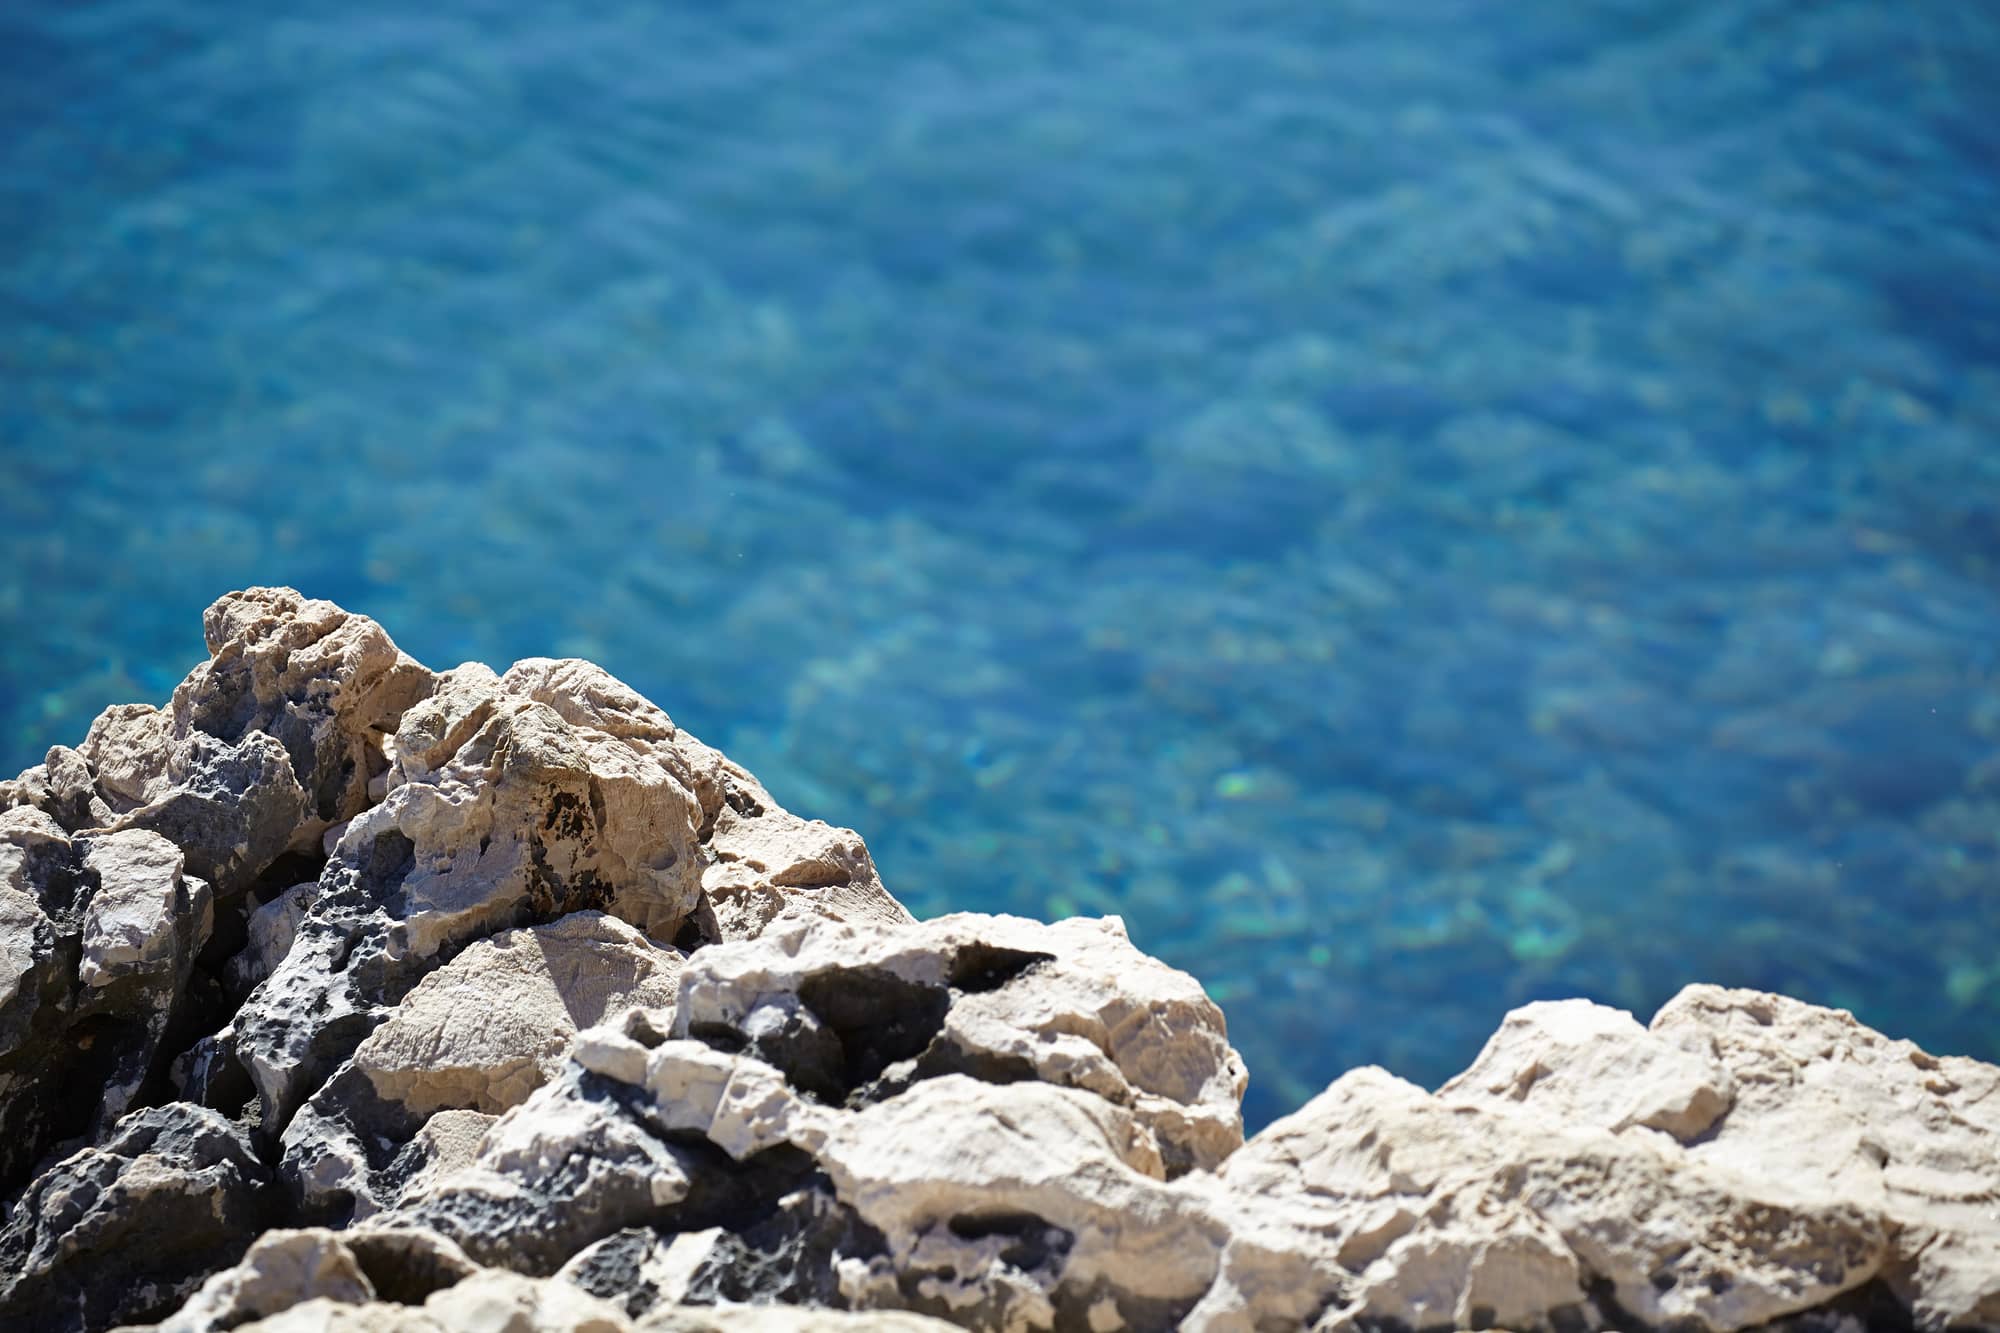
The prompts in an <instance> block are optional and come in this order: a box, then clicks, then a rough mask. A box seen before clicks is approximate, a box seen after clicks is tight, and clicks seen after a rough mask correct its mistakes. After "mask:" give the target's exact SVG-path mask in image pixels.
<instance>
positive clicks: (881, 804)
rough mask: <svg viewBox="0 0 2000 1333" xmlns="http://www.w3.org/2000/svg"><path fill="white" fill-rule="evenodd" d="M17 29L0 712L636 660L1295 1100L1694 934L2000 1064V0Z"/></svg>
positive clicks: (70, 723)
mask: <svg viewBox="0 0 2000 1333" xmlns="http://www.w3.org/2000/svg"><path fill="white" fill-rule="evenodd" d="M1071 8H1075V7H1051V6H1013V5H1005V6H1002V5H988V6H980V7H978V9H977V13H976V14H975V13H974V12H973V11H972V9H971V7H964V6H946V5H920V4H914V3H888V2H886V0H873V2H872V3H864V4H861V5H853V4H848V5H830V4H828V5H799V6H795V7H787V8H786V9H785V10H784V11H783V12H782V13H780V12H779V11H777V10H774V9H773V8H771V7H769V6H749V5H740V6H739V5H724V4H709V5H702V6H671V5H658V6H653V5H633V6H626V7H615V6H606V5H588V6H585V5H578V6H568V7H566V6H561V5H554V4H551V5H539V6H519V5H498V4H495V5H482V4H474V3H467V2H466V0H440V2H439V3H433V4H430V5H426V6H423V7H421V10H419V11H412V10H410V9H409V7H407V6H386V5H375V4H365V3H364V4H356V5H350V6H345V7H343V8H342V9H341V10H340V11H339V12H338V13H335V12H332V11H329V12H328V14H327V16H326V17H325V18H323V19H319V20H302V19H281V18H277V17H271V16H259V15H253V14H249V13H237V14H231V15H227V16H225V15H223V14H222V13H221V12H220V11H210V12H201V11H200V10H199V9H198V7H197V8H189V7H184V6H170V5H167V4H164V3H160V0H133V2H128V3H119V4H109V5H89V6H76V5H60V6H58V5H32V4H30V5H23V4H16V5H12V6H9V7H7V9H6V10H5V12H4V14H0V124H4V125H5V126H6V127H7V129H6V133H5V134H4V135H0V313H4V322H0V391H3V392H0V459H3V460H4V465H5V468H4V476H5V482H4V485H0V652H4V654H5V660H4V666H3V667H0V742H4V743H3V744H0V761H4V766H7V767H10V768H11V767H18V766H23V765H26V764H28V763H31V762H34V761H36V760H37V759H39V757H40V755H41V753H42V751H43V750H44V749H45V748H46V747H47V746H48V745H49V744H51V743H54V742H59V741H74V740H76V739H78V738H79V737H80V736H81V734H82V732H83V730H84V728H85V727H86V726H87V724H88V721H89V719H90V717H91V716H92V715H94V714H95V712H96V711H97V710H98V709H99V708H100V707H102V706H103V705H105V704H108V703H111V702H114V701H123V700H128V699H150V700H156V701H157V700H160V699H163V698H164V697H165V695H166V693H167V692H168V690H169V689H170V688H171V686H172V684H173V682H174V681H175V680H177V679H178V678H179V676H180V675H181V673H182V672H183V671H185V670H186V668H187V667H188V666H189V665H190V664H191V663H192V662H193V661H194V660H196V659H197V658H198V657H199V655H200V652H201V645H200V635H199V613H200V609H201V608H202V606H204V605H205V604H206V603H207V602H208V601H209V600H210V599H211V598H212V597H213V596H214V595H216V594H217V593H219V592H221V591H223V590H225V589H228V588H231V587H237V586H241V585H245V584H249V583H253V582H286V583H292V584H296V585H297V586H299V587H301V588H303V589H306V590H307V591H309V592H311V593H313V594H315V595H320V596H326V597H331V598H334V599H336V600H339V601H341V602H343V603H345V604H346V605H348V606H350V607H353V608H355V609H359V610H364V611H366V612H368V613H370V614H372V615H374V616H376V617H377V618H379V619H380V620H381V621H382V622H383V623H384V624H385V625H387V626H388V627H389V629H390V631H391V633H392V634H394V635H395V636H396V638H397V639H398V641H399V642H400V643H402V644H403V645H404V646H405V647H406V648H407V649H409V650H410V651H411V652H413V653H415V654H416V655H417V656H419V657H420V658H422V659H423V660H425V661H426V662H429V663H430V664H432V665H434V666H444V665H448V664H451V663H453V662H456V661H459V660H462V659H466V658H480V659H484V660H488V661H492V662H495V663H504V662H506V661H509V660H512V659H513V658H515V657H519V656H525V655H530V654H543V653H576V654H582V655H586V656H589V657H592V658H595V659H597V660H598V661H601V662H603V663H604V664H605V665H606V666H608V667H609V668H610V669H612V670H613V671H615V672H616V673H618V674H619V675H621V676H623V677H624V678H626V679H627V680H629V681H631V682H632V683H633V684H634V685H636V686H638V687H639V688H640V689H642V690H643V691H645V692H646V693H647V694H649V695H651V696H652V697H654V698H655V699H657V700H658V701H659V702H661V703H662V704H663V705H664V706H665V707H666V708H667V709H668V710H669V711H670V712H671V713H673V714H674V715H675V717H676V718H677V719H678V720H680V721H681V722H682V723H683V724H684V725H686V726H688V727H689V728H691V729H692V730H694V731H695V732H696V733H697V734H699V735H701V736H702V737H703V738H704V739H707V740H709V741H712V742H714V743H717V744H720V745H722V746H724V747H725V748H727V749H728V750H729V751H730V753H731V754H732V755H734V756H735V757H737V758H738V759H740V760H742V761H743V762H744V763H746V764H748V765H749V766H750V767H752V768H753V769H755V770H756V771H757V772H758V774H759V775H760V776H762V777H763V778H764V779H765V780H766V782H767V783H768V784H769V785H770V786H771V787H772V789H773V790H774V791H775V792H776V793H777V794H778V795H779V796H780V798H781V799H783V800H785V801H786V802H787V803H788V804H790V805H792V806H793V808H795V809H799V810H802V811H804V812H807V813H811V814H817V815H820V816H823V817H825V818H828V819H832V820H836V821H839V822H843V823H849V824H852V825H854V826H855V827H857V828H859V829H861V830H862V831H863V832H864V833H865V834H866V835H867V837H868V840H869V843H870V845H871V846H872V848H873V849H874V851H875V854H876V857H877V859H878V861H879V862H880V864H881V866H882V869H883V872H884V874H885V877H886V878H887V880H888V882H889V884H890V886H891V888H892V889H893V890H894V891H895V892H897V893H898V894H899V895H900V896H901V897H903V898H904V899H905V901H907V902H909V903H910V904H911V905H912V906H913V907H914V908H915V909H916V910H918V911H919V912H923V913H931V912H937V911H942V910H948V909H954V908H979V909H996V910H1015V911H1022V912H1027V913H1031V914H1035V915H1040V916H1048V915H1061V914H1065V913H1072V912H1089V913H1097V912H1121V913H1123V914H1124V915H1125V916H1126V918H1127V920H1128V922H1129V923H1130V926H1131V929H1132V931H1133V934H1134V936H1135V937H1136V938H1137V940H1138V941H1139V943H1140V944H1141V945H1142V946H1144V947H1146V948H1148V949H1150V950H1152V951H1154V952H1157V953H1159V954H1161V955H1163V956H1165V957H1167V958H1168V959H1170V960H1172V961H1174V962H1176V963H1178V964H1180V965H1182V966H1184V967H1187V968H1189V969H1191V970H1192V971H1194V972H1195V973H1196V974H1197V975H1199V976H1200V977H1201V978H1202V979H1203V980H1204V982H1205V983H1206V984H1207V985H1208V986H1209V988H1210V989H1211V991H1212V992H1213V993H1214V994H1215V995H1216V996H1217V997H1218V998H1219V999H1221V1000H1222V1001H1223V1002H1224V1004H1225V1005H1226V1007H1227V1008H1228V1011H1229V1014H1230V1017H1231V1027H1232V1035H1233V1036H1234V1038H1235V1039H1236V1041H1237V1043H1238V1044H1239V1045H1240V1046H1242V1047H1243V1048H1244V1050H1245V1052H1246V1055H1247V1056H1248V1058H1249V1060H1250V1064H1251V1069H1252V1073H1253V1080H1254V1081H1253V1087H1252V1091H1251V1098H1250V1112H1251V1115H1252V1118H1253V1119H1254V1120H1257V1121H1262V1120H1264V1119H1267V1118H1269V1117H1270V1116H1271V1115H1273V1114H1275V1113H1277V1112H1279V1111H1281V1110H1283V1109H1286V1108H1288V1107H1290V1106H1292V1105H1294V1104H1296V1103H1297V1102H1298V1101H1300V1100H1301V1099H1303V1098H1304V1097H1305V1096H1308V1095H1310V1094H1311V1093H1312V1092H1313V1091H1316V1090H1317V1089H1318V1088H1319V1087H1320V1086H1322V1085H1323V1084H1324V1083H1325V1082H1326V1081H1327V1080H1328V1079H1330V1078H1331V1077H1332V1076H1334V1075H1335V1074H1336V1073H1338V1072H1339V1071H1340V1070H1342V1069H1344V1068H1346V1067H1348V1066H1350V1065H1353V1064H1356V1063H1360V1062H1364V1061H1374V1062H1379V1063H1383V1064H1386V1065H1387V1066H1389V1067H1390V1068H1391V1069H1394V1070H1396V1071H1397V1072H1399V1073H1402V1074H1405V1075H1407V1076H1409V1077H1412V1078H1415V1079H1418V1080H1420V1081H1424V1082H1435V1081H1437V1080H1439V1079H1442V1078H1443V1077H1445V1076H1447V1075H1449V1074H1450V1073H1452V1072H1454V1071H1455V1070H1456V1069H1458V1068H1459V1067H1461V1066H1462V1065H1463V1064H1464V1063H1465V1062H1466V1060H1467V1059H1469V1058H1470V1056H1471V1055H1472V1053H1473V1052H1474V1051H1475V1050H1476V1049H1477V1047H1478V1044H1479V1042H1480V1040H1481V1039H1482V1038H1483V1036H1484V1035H1485V1034H1486V1033H1487V1032H1488V1031H1490V1030H1491V1029H1492V1027H1493V1026H1494V1024H1495V1023H1496V1022H1497V1020H1498V1018H1499V1016H1500V1014H1501V1013H1502V1012H1503V1011H1504V1010H1505V1009H1506V1008H1508V1007H1509V1006H1511V1005H1514V1004H1518V1003H1521V1002H1523V1001H1525V1000H1529V999H1533V998H1537V997H1545V996H1555V995H1571V994H1585V995H1590V996H1593V997H1596V998H1599V999H1602V1000H1605V1001H1607V1002H1610V1003H1614V1004H1619V1005H1622V1006H1626V1007H1631V1008H1636V1009H1638V1010H1640V1011H1641V1012H1642V1014H1643V1013H1644V1012H1646V1011H1649V1010H1650V1008H1651V1007H1652V1006H1654V1005H1657V1004H1658V1003H1659V1002H1661V1001H1662V1000H1664V999H1665V998H1666V997H1667V996H1668V995H1670V994H1671V993H1672V992H1673V990H1674V989H1676V988H1677V987H1678V986H1679V985H1681V984H1682V983H1684V982H1686V981H1690V980H1696V979H1702V980H1715V981H1722V982H1727V983H1734V984H1743V985H1754V986H1763V987H1772V988H1778V989H1782V990H1786V991H1790V992H1792V993H1794V994H1799V995H1802V996H1805V997H1807V998H1811V999H1814V1000H1819V1001H1824V1002H1831V1003H1835V1004H1841V1005H1846V1006H1849V1007H1852V1008H1853V1009H1855V1010H1856V1011H1857V1012H1858V1013H1859V1014H1860V1015H1861V1016H1862V1017H1863V1018H1864V1019H1865V1020H1867V1021H1869V1022H1871V1023H1874V1024H1876V1025H1878V1026H1881V1027H1883V1028H1885V1029H1887V1030H1889V1031H1891V1032H1892V1033H1896V1034H1898V1035H1907V1036H1911V1037H1914V1038H1916V1039H1918V1040H1919V1041H1921V1042H1923V1043H1925V1044H1927V1045H1929V1046H1931V1047H1932V1048H1933V1049H1937V1050H1941V1051H1954V1052H1964V1053H1969V1054H1975V1055H1980V1056H1983V1057H1986V1058H1989V1059H1992V1058H2000V955H1996V952H1995V949H1994V945H1993V942H1994V940H1995V939H1996V937H2000V934H1997V932H2000V685H1997V684H1996V682H1997V681H2000V177H1997V176H1996V172H2000V165H1996V164H2000V92H1996V86H1995V85H1996V81H1995V80H1994V79H1993V77H1992V71H1993V69H1994V68H1995V62H1996V60H2000V10H1995V9H1993V8H1992V7H1989V6H1983V5H1953V4H1943V3H1938V4H1928V3H1924V4H1917V5H1911V6H1889V5H1879V4H1861V3H1828V4H1821V5H1813V6H1800V5H1796V4H1792V3H1775V2H1774V3H1755V2H1751V0H1730V3H1726V4H1724V3H1702V4H1686V3H1638V2H1636V0H1633V2H1628V3H1619V4H1610V5H1599V6H1591V7H1589V8H1590V13H1589V14H1588V15H1581V14H1579V13H1578V12H1576V11H1577V8H1578V7H1576V6H1573V5H1569V4H1557V3H1520V4H1511V5H1507V6H1499V5H1484V4H1474V3H1470V2H1469V0H1466V2H1462V3H1454V2H1452V0H1395V3H1387V2H1382V3H1346V4H1331V3H1314V4H1297V5H1274V4H1269V5H1267V4H1242V5H1233V6H1220V7H1219V6H1211V5H1196V4H1167V3H1161V4H1155V5H1147V6H1125V5H1111V6H1093V7H1089V8H1090V9H1091V11H1092V13H1091V14H1090V15H1088V16H1085V15H1078V14H1074V13H1068V12H1064V11H1066V10H1067V9H1071Z"/></svg>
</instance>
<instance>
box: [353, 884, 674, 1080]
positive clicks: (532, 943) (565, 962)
mask: <svg viewBox="0 0 2000 1333" xmlns="http://www.w3.org/2000/svg"><path fill="white" fill-rule="evenodd" d="M680 963H681V955H680V953H679V951H677V950H674V949H670V948H661V947H659V946H656V945H653V944H651V943H649V942H648V941H647V939H646V937H645V936H643V935H641V934H640V933H639V932H638V931H636V930H634V929H633V928H632V927H630V926H628V925H626V924H625V923H624V922H622V921H619V920H617V919H616V918H614V917H609V916H606V915H604V914H603V913H601V912H578V913H576V914H574V915H571V916H567V917H564V918H563V919H562V920H560V921H557V922H555V923H553V924H551V925H547V926H535V927H530V928H526V929H521V930H510V931H503V932H501V933H500V934H498V935H493V936H490V937H488V938H486V939H484V940H480V941H478V942H477V943H474V944H472V945H470V946H469V947H468V948H467V949H466V950H465V952H464V953H461V954H460V955H459V956H458V957H457V958H455V959H453V960H452V961H451V962H449V963H447V964H446V965H445V966H444V967H442V968H440V969H439V970H438V971H436V972H433V973H431V974H430V975H429V976H428V977H426V978H424V980H423V981H421V982H419V983H418V985H417V987H416V989H415V990H413V991H411V992H410V994H409V995H408V996H407V997H406V998H405V999H404V1000H403V1002H402V1003H401V1004H400V1005H399V1006H397V1008H396V1010H395V1012H394V1013H392V1014H391V1015H390V1016H389V1019H388V1021H387V1022H385V1023H384V1024H382V1026H380V1027H378V1028H376V1029H375V1030H374V1032H372V1033H370V1034H369V1036H368V1038H367V1039H366V1040H365V1041H363V1042H362V1043H361V1045H360V1047H359V1048H358V1049H357V1050H356V1051H355V1053H354V1060H355V1066H356V1068H358V1069H360V1070H361V1072H362V1073H364V1074H366V1075H367V1076H368V1078H369V1079H370V1081H372V1082H373V1083H374V1085H375V1091H376V1092H377V1093H378V1094H379V1095H381V1096H383V1097H385V1098H388V1099H389V1100H391V1101H395V1102H399V1103H401V1104H402V1105H403V1106H404V1107H406V1108H408V1109H409V1110H410V1111H412V1112H415V1113H417V1114H420V1115H428V1114H430V1113H431V1112H433V1111H438V1110H443V1109H446V1108H455V1109H468V1110H477V1111H484V1112H487V1113H489V1114H493V1115H497V1114H499V1113H500V1112H502V1111H505V1110H507V1109H509V1108H510V1107H513V1106H516V1105H518V1104H520V1102H521V1101H522V1100H524V1099H525V1098H526V1097H527V1095H528V1094H529V1093H531V1092H533V1091H534V1090H535V1089H536V1088H537V1087H540V1086H541V1085H542V1084H543V1083H545V1082H547V1081H548V1079H549V1076H550V1075H551V1074H553V1073H554V1072H555V1071H557V1070H558V1069H560V1068H561V1067H562V1062H563V1059H564V1057H565V1056H566V1055H567V1054H568V1052H569V1047H570V1043H571V1041H572V1040H573V1039H574V1037H575V1036H576V1031H577V1029H578V1028H579V1027H591V1026H594V1025H596V1024H597V1023H599V1022H601V1021H603V1020H604V1018H605V1017H606V1016H607V1015H609V1014H611V1013H614V1012H616V1011H618V1010H622V1009H625V1008H628V1007H630V1006H633V1005H642V1006H646V1007H650V1008H654V1009H659V1010H663V1011H664V1010H671V1008H672V1007H673V1002H674V987H675V983H676V981H677V980H678V978H679V974H680Z"/></svg>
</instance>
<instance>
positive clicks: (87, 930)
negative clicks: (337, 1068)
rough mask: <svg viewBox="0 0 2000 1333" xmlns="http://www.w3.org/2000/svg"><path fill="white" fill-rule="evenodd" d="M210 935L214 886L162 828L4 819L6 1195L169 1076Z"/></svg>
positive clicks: (0, 815) (1, 1013)
mask: <svg viewBox="0 0 2000 1333" xmlns="http://www.w3.org/2000/svg"><path fill="white" fill-rule="evenodd" d="M212 927H213V914H212V906H211V902H210V895H209V889H208V885H207V884H205V883H204V882H202V881H201V880H200V879H197V878H195V877H194V876H192V875H188V874H186V873H184V869H183V858H182V856H181V853H180V850H179V849H178V848H176V847H175V846H174V845H173V844H172V843H170V842H168V841H167V840H166V839H164V838H162V837H160V836H159V835H158V834H155V833H147V832H143V831H140V830H136V829H126V830H121V831H119V832H113V833H103V832H90V833H86V834H77V835H71V834H68V833H66V832H65V831H64V830H63V829H62V827H61V826H60V825H59V824H57V823H56V822H55V820H54V819H53V818H52V817H51V816H49V815H48V814H47V813H45V812H44V811H42V810H40V809H37V808H34V807H16V808H14V809H11V810H8V811H5V812H0V1191H7V1190H11V1189H13V1188H14V1187H16V1186H18V1185H19V1184H20V1183H21V1182H22V1180H23V1179H24V1178H25V1176H26V1173H27V1171H28V1170H29V1169H30V1168H31V1167H32V1166H33V1165H34V1163H35V1162H36V1161H37V1160H38V1159H40V1158H41V1157H42V1156H43V1155H45V1154H47V1153H49V1152H52V1151H59V1150H64V1149H67V1148H70V1147H75V1146H80V1145H83V1144H87V1143H92V1142H96V1141H97V1140H98V1139H99V1138H100V1137H102V1135H103V1134H104V1133H106V1132H107V1131H108V1130H109V1129H110V1127H111V1126H112V1125H113V1124H114V1123H115V1122H116V1121H117V1120H118V1118H119V1117H120V1116H121V1115H123V1114H124V1113H125V1112H126V1111H127V1110H129V1109H130V1108H131V1107H132V1106H133V1105H134V1104H135V1102H136V1101H137V1099H138V1098H139V1097H140V1096H141V1094H142V1092H144V1090H145V1089H146V1088H147V1087H148V1086H149V1084H153V1083H157V1082H162V1081H164V1077H165V1067H166V1065H167V1063H168V1061H169V1060H170V1059H171V1058H172V1055H173V1052H172V1050H171V1049H169V1047H168V1044H167V1043H168V1038H169V1035H170V1034H171V1033H173V1032H175V1031H176V1030H177V1029H178V1028H179V1027H180V1026H181V1025H183V1024H184V1023H185V1022H187V1021H190V1020H191V1017H192V1015H191V1006H190V1005H189V1004H188V1002H187V1001H188V982H189V978H190V976H191V975H192V973H193V971H194V966H195V961H196V957H197V955H198V954H199V953H200V951H201V949H202V946H203V945H204V944H206V943H207V941H208V938H209V934H210V931H211V929H212Z"/></svg>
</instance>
